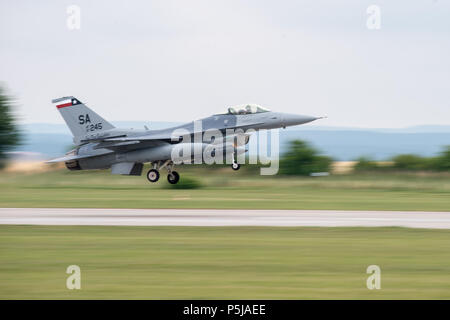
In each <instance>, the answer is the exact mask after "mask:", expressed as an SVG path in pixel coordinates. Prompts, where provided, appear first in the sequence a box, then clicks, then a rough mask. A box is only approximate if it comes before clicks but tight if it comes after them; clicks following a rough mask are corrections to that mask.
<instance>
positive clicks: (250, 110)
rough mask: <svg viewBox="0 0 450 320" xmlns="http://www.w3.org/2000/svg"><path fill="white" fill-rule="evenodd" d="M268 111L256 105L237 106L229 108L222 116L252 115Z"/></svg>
mask: <svg viewBox="0 0 450 320" xmlns="http://www.w3.org/2000/svg"><path fill="white" fill-rule="evenodd" d="M269 111H270V110H269V109H266V108H264V107H261V106H260V105H257V104H242V105H239V106H234V107H230V108H228V109H227V111H226V112H224V113H223V114H234V115H239V114H254V113H262V112H269Z"/></svg>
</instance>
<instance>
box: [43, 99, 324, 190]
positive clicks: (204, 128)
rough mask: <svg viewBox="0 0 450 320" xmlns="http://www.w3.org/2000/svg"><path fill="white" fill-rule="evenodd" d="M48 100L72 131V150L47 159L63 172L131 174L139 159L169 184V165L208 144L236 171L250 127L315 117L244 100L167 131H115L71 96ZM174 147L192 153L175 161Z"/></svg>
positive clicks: (172, 174)
mask: <svg viewBox="0 0 450 320" xmlns="http://www.w3.org/2000/svg"><path fill="white" fill-rule="evenodd" d="M52 103H55V104H56V108H57V109H58V110H59V112H60V113H61V115H62V117H63V119H64V121H65V122H66V124H67V126H68V127H69V129H70V131H71V132H72V134H73V142H74V144H75V145H76V148H75V149H73V150H71V151H70V152H68V153H67V154H66V155H65V156H64V157H61V158H57V159H53V160H50V161H48V162H49V163H54V162H64V163H65V165H66V167H67V168H68V169H69V170H89V169H108V168H111V173H112V174H121V175H136V176H140V175H141V174H142V171H143V165H144V163H151V169H150V170H149V171H148V172H147V179H148V180H149V181H150V182H156V181H158V180H159V177H160V173H159V171H160V170H161V169H163V168H166V169H167V172H168V175H167V180H168V182H169V183H171V184H176V183H177V182H178V181H179V179H180V175H179V174H178V173H177V172H176V171H175V170H174V166H175V164H179V163H186V162H189V161H191V160H192V159H193V157H194V156H195V150H194V149H197V150H200V151H204V150H205V149H207V148H208V146H209V147H210V146H211V145H212V146H213V148H212V149H213V150H212V152H211V154H212V155H213V156H214V154H215V153H217V152H218V153H223V154H225V157H226V159H228V160H229V162H227V163H231V167H232V169H233V170H238V169H239V168H240V164H239V163H238V162H237V160H236V159H237V156H238V155H240V154H242V153H245V152H246V150H245V145H246V144H247V143H248V141H249V137H250V135H251V134H250V133H249V132H251V131H252V130H253V131H258V130H261V129H275V128H286V127H288V126H295V125H300V124H304V123H308V122H311V121H314V120H316V119H320V117H312V116H304V115H295V114H288V113H280V112H272V111H270V110H268V109H266V108H263V107H261V106H259V105H256V104H245V105H241V106H236V107H229V108H227V110H226V111H225V112H223V113H218V114H215V115H212V116H210V117H207V118H204V119H200V120H197V121H192V122H189V123H186V124H183V125H180V126H176V127H172V128H167V129H159V130H149V129H148V128H147V127H145V129H120V128H116V127H115V126H113V125H112V124H111V123H110V122H108V121H106V120H105V119H103V118H102V117H101V116H99V115H98V114H97V113H95V112H94V111H92V110H91V109H89V108H88V107H87V106H86V105H85V104H84V103H82V102H81V101H80V100H79V99H77V98H75V97H72V96H68V97H62V98H58V99H53V100H52ZM214 130H216V131H217V132H218V134H216V135H214V140H213V139H211V141H209V142H205V141H203V140H200V141H198V140H197V141H196V139H195V137H196V136H198V135H200V136H202V135H203V134H205V135H206V133H208V132H211V131H214ZM219 134H220V135H222V137H219ZM193 137H194V141H193V140H192V138H193ZM230 138H231V139H230ZM230 141H231V142H230ZM239 141H240V142H239ZM175 149H176V150H175ZM180 149H181V150H185V151H186V150H187V151H192V150H194V152H193V153H190V152H186V153H185V154H184V155H181V156H180V157H179V159H174V153H175V154H177V155H179V154H180V152H179V150H180ZM174 151H177V152H174ZM193 154H194V156H193ZM177 157H178V156H177ZM229 158H231V159H229ZM175 160H176V161H175ZM194 163H196V162H194Z"/></svg>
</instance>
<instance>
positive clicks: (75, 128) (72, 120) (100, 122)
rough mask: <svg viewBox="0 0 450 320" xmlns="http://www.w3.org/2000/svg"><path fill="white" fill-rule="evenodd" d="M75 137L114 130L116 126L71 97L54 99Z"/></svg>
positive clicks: (53, 101)
mask: <svg viewBox="0 0 450 320" xmlns="http://www.w3.org/2000/svg"><path fill="white" fill-rule="evenodd" d="M52 103H57V105H56V107H57V108H58V110H59V112H60V113H61V115H62V117H63V118H64V121H65V122H66V124H67V126H68V127H69V129H70V131H71V132H72V134H73V136H74V137H80V136H84V135H86V134H90V133H95V132H101V131H104V130H109V129H114V126H113V125H112V124H111V123H109V122H108V121H106V120H105V119H103V118H102V117H101V116H99V115H98V114H97V113H95V112H94V111H92V110H91V109H89V108H88V107H87V106H86V105H85V104H83V103H82V102H81V101H80V100H78V99H76V98H74V97H72V96H70V97H62V98H58V99H53V100H52Z"/></svg>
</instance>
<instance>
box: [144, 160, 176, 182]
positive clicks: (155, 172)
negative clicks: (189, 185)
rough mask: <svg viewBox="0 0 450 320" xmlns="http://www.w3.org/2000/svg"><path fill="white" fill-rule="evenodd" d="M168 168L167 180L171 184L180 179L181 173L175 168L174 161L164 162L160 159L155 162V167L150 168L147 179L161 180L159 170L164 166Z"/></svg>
mask: <svg viewBox="0 0 450 320" xmlns="http://www.w3.org/2000/svg"><path fill="white" fill-rule="evenodd" d="M164 167H166V168H167V172H168V174H167V181H169V183H170V184H176V183H177V182H178V181H179V180H180V175H179V174H178V172H176V171H174V170H173V167H174V164H173V162H172V161H170V160H167V161H166V162H164V164H162V161H158V162H155V163H153V168H152V169H150V170H149V171H148V172H147V179H148V181H150V182H156V181H158V180H159V170H161V169H162V168H164Z"/></svg>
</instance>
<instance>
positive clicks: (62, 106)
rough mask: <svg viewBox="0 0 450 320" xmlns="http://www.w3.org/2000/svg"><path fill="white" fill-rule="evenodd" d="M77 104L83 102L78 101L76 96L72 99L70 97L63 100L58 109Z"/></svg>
mask: <svg viewBox="0 0 450 320" xmlns="http://www.w3.org/2000/svg"><path fill="white" fill-rule="evenodd" d="M77 104H81V102H80V101H78V100H77V99H75V98H71V99H68V100H66V101H63V103H61V104H58V105H57V106H56V107H57V108H58V109H61V108H65V107H70V106H74V105H77Z"/></svg>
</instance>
